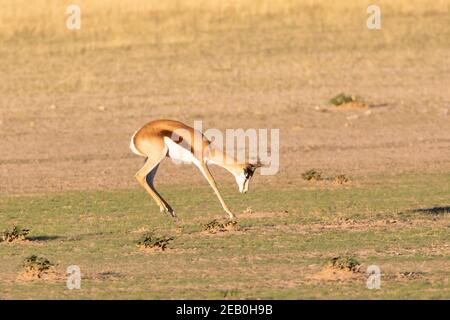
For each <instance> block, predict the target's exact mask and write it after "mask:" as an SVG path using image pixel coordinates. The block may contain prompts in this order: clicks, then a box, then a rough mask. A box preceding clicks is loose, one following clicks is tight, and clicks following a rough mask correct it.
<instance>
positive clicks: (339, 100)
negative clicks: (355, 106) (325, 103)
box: [329, 93, 362, 106]
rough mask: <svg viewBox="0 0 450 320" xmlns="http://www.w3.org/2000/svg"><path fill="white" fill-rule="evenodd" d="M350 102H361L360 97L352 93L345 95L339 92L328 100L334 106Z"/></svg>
mask: <svg viewBox="0 0 450 320" xmlns="http://www.w3.org/2000/svg"><path fill="white" fill-rule="evenodd" d="M350 102H362V99H361V98H360V97H357V96H354V95H346V94H345V93H340V94H338V95H337V96H335V97H333V98H331V99H330V101H329V103H331V104H333V105H335V106H340V105H343V104H345V103H350Z"/></svg>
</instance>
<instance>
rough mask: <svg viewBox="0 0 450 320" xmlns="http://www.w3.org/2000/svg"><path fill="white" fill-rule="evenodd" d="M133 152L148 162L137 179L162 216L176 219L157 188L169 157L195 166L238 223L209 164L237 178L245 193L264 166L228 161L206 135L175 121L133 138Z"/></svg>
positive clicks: (161, 122)
mask: <svg viewBox="0 0 450 320" xmlns="http://www.w3.org/2000/svg"><path fill="white" fill-rule="evenodd" d="M130 149H131V151H132V152H133V153H134V154H137V155H139V156H143V157H146V158H147V159H146V161H145V164H144V166H143V167H142V168H141V169H140V170H139V171H138V172H137V173H136V175H135V177H136V179H137V180H138V181H139V183H140V184H141V185H142V187H144V189H145V190H146V191H147V192H148V194H150V196H151V197H152V198H153V200H155V202H156V204H158V205H159V207H160V210H161V212H164V211H165V212H167V213H168V214H170V215H171V216H172V217H175V216H176V215H175V213H174V211H173V209H172V207H171V206H170V205H169V204H168V203H167V201H165V200H164V199H163V198H162V197H161V195H160V194H159V193H158V192H157V191H156V189H155V187H154V185H153V180H154V178H155V175H156V171H157V170H158V166H159V164H160V163H161V161H162V160H163V159H164V158H165V157H169V158H171V159H174V160H176V161H180V162H184V163H189V164H194V165H195V166H196V167H197V168H198V169H199V170H200V172H201V173H202V174H203V176H204V177H205V178H206V180H207V181H208V182H209V184H210V186H211V188H212V189H213V190H214V192H215V194H216V195H217V198H219V201H220V203H221V204H222V207H223V209H224V210H225V211H226V213H228V216H229V217H230V219H234V218H235V215H234V214H233V213H232V212H231V211H230V209H229V208H228V206H227V205H226V204H225V201H224V200H223V198H222V196H221V195H220V192H219V189H218V188H217V185H216V182H215V181H214V178H213V176H212V175H211V172H210V171H209V169H208V164H215V165H218V166H220V167H222V168H225V169H226V170H228V171H229V172H230V173H231V174H233V175H234V177H235V179H236V183H237V184H238V186H239V191H240V192H241V193H246V192H247V191H248V189H249V182H250V179H251V178H252V176H253V173H254V172H255V170H256V168H258V167H260V166H261V164H260V163H259V161H258V162H257V163H256V164H251V163H248V162H245V163H240V162H238V161H236V160H235V158H234V157H228V156H227V154H226V153H224V152H222V151H220V150H218V149H217V148H215V147H214V145H213V144H212V143H211V141H209V140H208V139H207V138H206V137H205V136H204V135H203V133H201V132H199V131H198V130H195V129H194V128H192V127H189V126H187V125H185V124H184V123H181V122H179V121H175V120H165V119H161V120H155V121H151V122H149V123H147V124H146V125H145V126H143V127H142V128H140V129H139V130H137V131H136V132H135V133H134V134H133V136H132V137H131V142H130Z"/></svg>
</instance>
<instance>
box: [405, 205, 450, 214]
mask: <svg viewBox="0 0 450 320" xmlns="http://www.w3.org/2000/svg"><path fill="white" fill-rule="evenodd" d="M412 212H415V213H425V214H434V215H439V214H446V213H450V206H444V207H431V208H423V209H414V210H412Z"/></svg>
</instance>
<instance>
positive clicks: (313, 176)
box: [302, 169, 323, 181]
mask: <svg viewBox="0 0 450 320" xmlns="http://www.w3.org/2000/svg"><path fill="white" fill-rule="evenodd" d="M302 178H303V179H304V180H308V181H310V180H316V181H320V180H323V177H322V172H320V171H317V170H315V169H311V170H308V171H305V172H303V173H302Z"/></svg>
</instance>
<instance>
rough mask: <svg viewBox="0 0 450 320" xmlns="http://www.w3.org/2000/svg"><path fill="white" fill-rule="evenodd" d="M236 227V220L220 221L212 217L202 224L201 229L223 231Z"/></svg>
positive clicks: (213, 231)
mask: <svg viewBox="0 0 450 320" xmlns="http://www.w3.org/2000/svg"><path fill="white" fill-rule="evenodd" d="M237 227H238V225H237V222H236V221H233V220H228V221H226V222H220V221H219V220H217V219H214V220H213V221H211V222H208V223H207V224H205V225H204V226H203V231H207V232H210V233H216V232H225V231H229V230H236V229H237Z"/></svg>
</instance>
